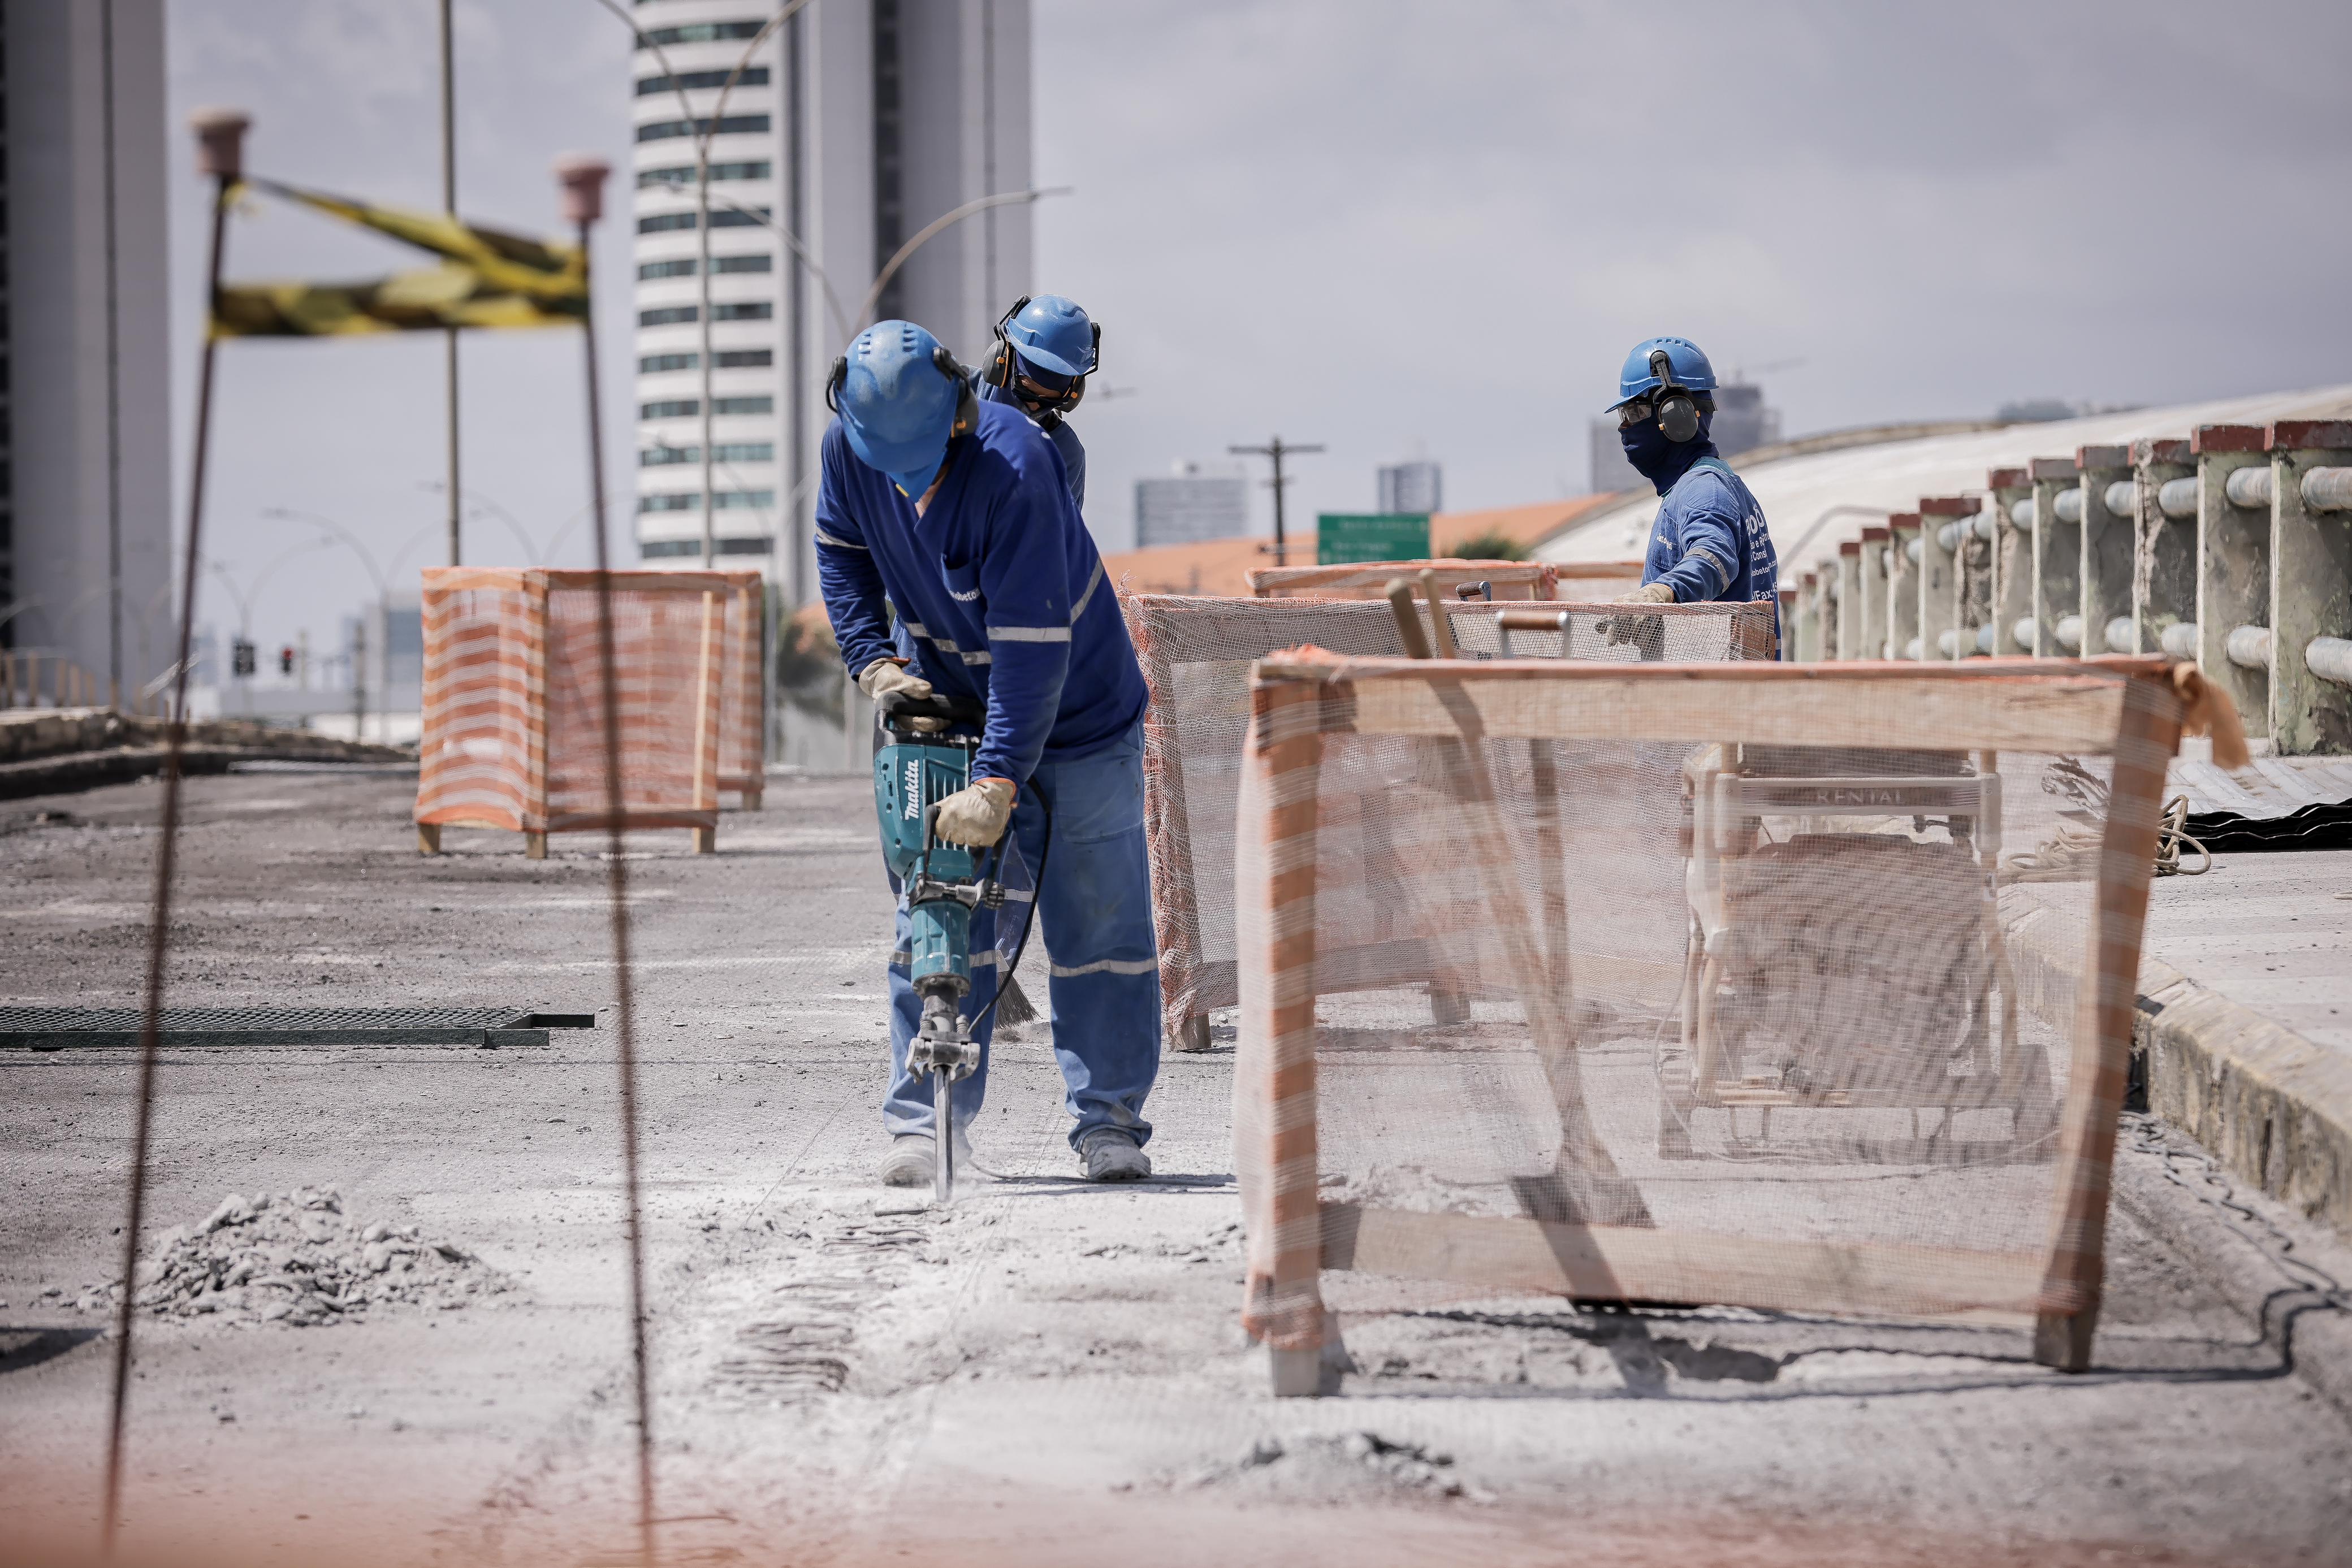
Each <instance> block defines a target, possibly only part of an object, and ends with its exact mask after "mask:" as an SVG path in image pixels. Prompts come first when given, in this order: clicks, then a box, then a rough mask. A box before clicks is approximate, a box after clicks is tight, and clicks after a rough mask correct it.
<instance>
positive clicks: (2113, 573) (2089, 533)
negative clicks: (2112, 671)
mask: <svg viewBox="0 0 2352 1568" xmlns="http://www.w3.org/2000/svg"><path fill="white" fill-rule="evenodd" d="M2074 467H2075V470H2076V472H2077V473H2078V474H2079V475H2080V476H2081V477H2080V479H2079V480H2078V482H2077V490H2078V493H2079V494H2080V495H2081V497H2082V498H2083V499H2082V508H2083V511H2082V522H2081V525H2080V532H2081V548H2082V555H2081V557H2080V559H2079V560H2078V561H2077V563H2076V567H2075V570H2076V571H2077V573H2078V574H2079V577H2080V580H2081V589H2080V594H2081V597H2080V599H2079V601H2078V606H2077V613H2079V614H2080V615H2081V616H2082V618H2083V634H2082V642H2083V647H2082V651H2083V653H2085V654H2091V653H2136V652H2137V649H2136V648H2134V647H2133V646H2132V644H2131V643H2130V641H2129V640H2128V635H2129V632H2130V626H2129V622H2130V621H2131V612H2132V545H2133V536H2134V533H2135V531H2136V525H2137V522H2138V516H2137V505H2136V504H2131V505H2127V506H2126V509H2124V510H2123V511H2120V512H2118V511H2116V510H2115V509H2114V508H2113V507H2110V506H2109V505H2108V502H2109V501H2110V500H2111V499H2115V500H2121V499H2123V497H2120V496H2112V497H2111V496H2110V494H2109V492H2110V491H2112V490H2113V489H2114V488H2115V487H2116V486H2118V485H2120V486H2123V488H2124V489H2125V490H2126V492H2128V491H2129V490H2130V489H2131V481H2132V459H2131V448H2130V447H2128V446H2082V447H2077V448H2076V449H2075V451H2074ZM2116 622H2124V623H2125V624H2124V625H2123V626H2120V627H2118V626H2116V624H2115V623H2116ZM2110 632H2124V633H2126V637H2125V638H2124V639H2117V638H2114V637H2111V636H2110V635H2109V633H2110Z"/></svg>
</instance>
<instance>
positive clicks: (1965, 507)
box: [1918, 496, 1979, 659]
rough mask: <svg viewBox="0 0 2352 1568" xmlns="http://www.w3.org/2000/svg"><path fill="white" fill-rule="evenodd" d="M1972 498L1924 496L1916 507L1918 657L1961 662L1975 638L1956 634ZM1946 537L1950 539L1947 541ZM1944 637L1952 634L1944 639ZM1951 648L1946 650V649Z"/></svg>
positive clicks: (1973, 648)
mask: <svg viewBox="0 0 2352 1568" xmlns="http://www.w3.org/2000/svg"><path fill="white" fill-rule="evenodd" d="M1978 506H1979V501H1978V498H1977V497H1974V496H1928V497H1924V498H1922V499H1921V501H1920V502H1919V612H1918V613H1919V656H1920V657H1921V658H1923V659H1965V658H1967V657H1968V656H1969V654H1970V653H1975V652H1976V632H1975V631H1974V630H1973V629H1970V630H1968V631H1965V632H1964V631H1962V630H1960V625H1961V622H1960V559H1961V554H1962V552H1963V551H1965V550H1966V549H1968V546H1969V542H1970V535H1969V518H1970V517H1973V516H1974V515H1975V513H1976V510H1977V507H1978ZM1947 536H1949V537H1947ZM1947 632H1949V633H1951V635H1950V636H1946V635H1945V634H1946V633H1947ZM1946 643H1950V644H1951V646H1950V647H1946V646H1945V644H1946Z"/></svg>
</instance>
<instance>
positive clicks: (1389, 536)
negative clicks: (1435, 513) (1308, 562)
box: [1315, 512, 1429, 566]
mask: <svg viewBox="0 0 2352 1568" xmlns="http://www.w3.org/2000/svg"><path fill="white" fill-rule="evenodd" d="M1428 556H1429V514H1428V513H1427V512H1325V513H1323V514H1321V515H1320V516H1319V517H1317V518H1316V520H1315V564H1316V565H1318V566H1340V565H1344V564H1346V563H1347V562H1349V561H1351V560H1424V559H1428Z"/></svg>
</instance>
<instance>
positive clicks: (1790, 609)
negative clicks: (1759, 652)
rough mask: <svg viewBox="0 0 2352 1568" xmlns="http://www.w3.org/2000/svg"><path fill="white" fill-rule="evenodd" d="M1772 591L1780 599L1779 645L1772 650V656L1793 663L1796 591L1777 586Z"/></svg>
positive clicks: (1794, 655)
mask: <svg viewBox="0 0 2352 1568" xmlns="http://www.w3.org/2000/svg"><path fill="white" fill-rule="evenodd" d="M1773 592H1774V593H1775V594H1776V595H1778V596H1779V598H1780V646H1779V647H1778V648H1776V649H1774V650H1773V652H1772V656H1773V657H1774V658H1776V659H1778V660H1780V662H1781V663H1782V664H1795V663H1796V662H1797V591H1796V590H1795V589H1794V588H1777V589H1774V590H1773Z"/></svg>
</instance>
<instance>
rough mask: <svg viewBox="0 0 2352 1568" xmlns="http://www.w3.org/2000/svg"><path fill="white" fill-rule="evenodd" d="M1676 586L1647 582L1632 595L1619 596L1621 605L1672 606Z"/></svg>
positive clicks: (1667, 583)
mask: <svg viewBox="0 0 2352 1568" xmlns="http://www.w3.org/2000/svg"><path fill="white" fill-rule="evenodd" d="M1674 601H1675V585H1674V584H1673V583H1671V582H1645V583H1643V585H1642V586H1641V587H1639V588H1637V589H1635V590H1634V591H1633V592H1631V593H1626V594H1621V595H1619V596H1618V600H1617V602H1618V603H1620V604H1672V603H1673V602H1674Z"/></svg>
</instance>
